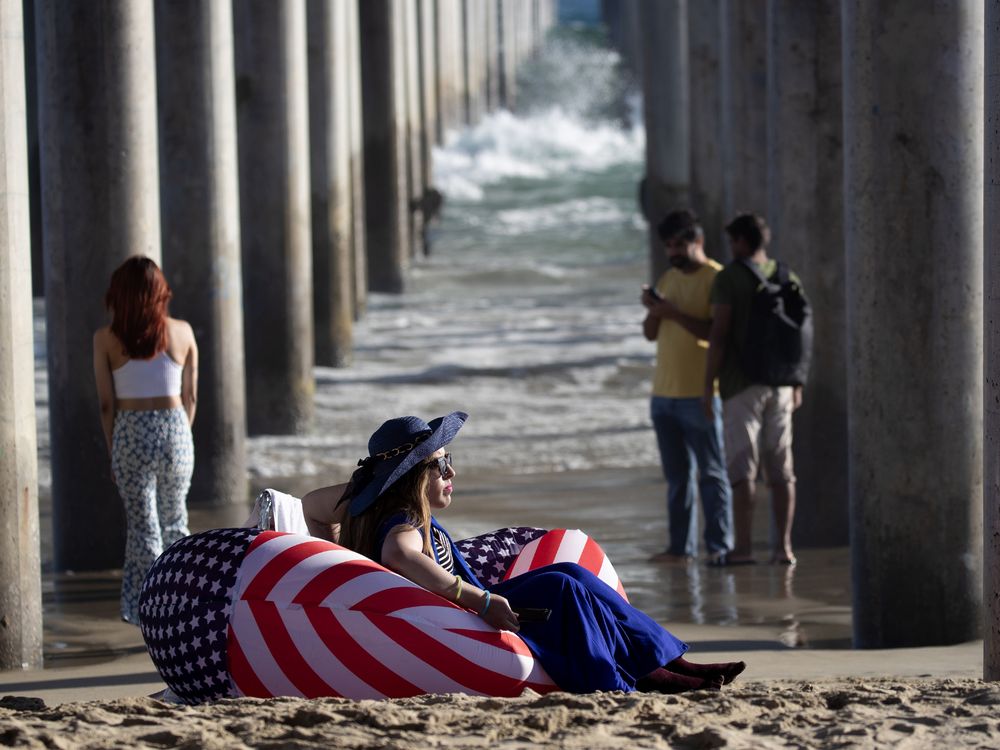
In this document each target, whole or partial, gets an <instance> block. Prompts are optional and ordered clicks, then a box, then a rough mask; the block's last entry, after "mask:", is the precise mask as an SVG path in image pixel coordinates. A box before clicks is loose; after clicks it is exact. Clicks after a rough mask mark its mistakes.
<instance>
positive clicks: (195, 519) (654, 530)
mask: <svg viewBox="0 0 1000 750" xmlns="http://www.w3.org/2000/svg"><path fill="white" fill-rule="evenodd" d="M268 484H271V485H274V486H277V487H278V488H280V489H283V490H287V491H291V492H294V493H302V492H304V491H305V490H307V489H309V488H311V487H312V486H314V484H316V480H315V479H314V478H299V479H284V480H271V481H270V482H268ZM456 487H457V491H456V499H455V503H454V505H453V507H452V508H450V509H449V510H448V511H445V512H444V513H443V514H442V519H443V520H444V521H445V523H446V525H448V526H449V527H450V528H451V529H452V530H453V531H454V532H455V534H456V536H464V535H468V534H475V533H480V532H483V531H488V530H490V529H492V528H496V527H499V526H504V525H509V524H512V523H517V524H531V525H537V526H545V527H550V526H560V525H561V526H577V527H579V528H582V529H584V530H585V531H587V532H588V533H590V534H591V535H593V536H594V537H595V538H597V539H599V540H600V541H601V543H602V545H603V546H604V547H605V549H606V550H607V551H608V553H609V555H610V556H611V558H612V559H613V560H614V561H615V563H616V567H617V569H618V572H619V574H620V575H621V577H622V579H623V580H624V582H625V584H626V587H627V589H628V591H629V594H630V597H631V599H632V601H633V602H634V603H635V604H636V605H637V606H639V607H641V608H642V609H644V610H646V611H647V612H649V613H650V614H652V615H653V616H654V617H655V618H656V619H657V620H658V621H659V622H661V623H663V624H664V625H665V626H667V627H668V628H670V629H671V630H672V631H673V632H675V633H676V634H677V635H678V636H679V637H681V638H683V639H685V640H686V641H688V642H689V643H690V644H691V658H692V659H693V660H702V661H724V660H731V659H743V660H745V661H747V663H748V668H747V671H746V672H745V673H744V675H743V676H742V678H741V679H740V680H739V681H738V682H737V683H736V684H735V685H733V686H727V687H726V688H725V689H724V690H723V692H722V693H721V694H720V693H714V694H713V693H692V694H685V695H681V696H660V695H635V694H633V695H624V694H620V693H603V694H594V695H588V696H575V695H568V694H562V693H559V694H553V695H550V696H537V695H533V694H528V695H525V696H522V697H521V698H517V699H493V698H473V697H468V696H425V697H421V698H413V699H406V700H396V701H383V702H371V701H362V702H353V701H341V700H335V699H324V700H314V701H305V700H294V699H278V700H271V701H259V700H256V699H245V700H237V701H222V702H220V703H218V704H215V705H212V706H204V707H199V708H187V707H180V706H173V705H168V704H163V703H161V702H159V701H156V700H153V699H150V698H148V697H145V696H149V695H151V694H153V693H156V692H158V691H159V690H161V689H162V688H163V687H164V686H163V683H162V682H161V681H160V680H159V677H158V675H157V674H156V672H155V670H154V668H153V666H152V664H151V662H150V661H149V658H148V657H147V656H146V653H145V649H144V647H143V644H142V640H141V638H140V636H139V632H138V629H137V628H134V627H132V626H128V625H125V624H123V623H120V622H119V621H118V620H117V599H118V578H117V576H116V573H115V572H114V571H109V572H104V573H88V574H78V575H66V574H62V575H59V576H53V575H51V574H47V575H46V576H45V581H44V588H45V655H46V668H45V669H44V670H38V671H33V672H13V673H4V674H0V695H3V696H8V697H6V698H4V699H3V701H2V702H0V743H2V744H5V745H18V746H23V747H161V748H162V747H209V748H212V747H219V748H222V747H225V748H239V747H261V746H266V747H344V748H368V747H400V748H402V747H407V748H410V747H414V746H425V747H429V748H437V747H442V748H444V747H486V746H489V747H496V746H501V747H651V748H666V747H783V746H788V745H792V746H819V745H846V746H849V745H858V746H866V747H889V746H893V747H895V746H898V745H900V744H902V745H903V746H911V747H924V746H929V745H931V744H934V743H944V744H945V745H947V746H949V747H952V746H972V747H975V746H983V747H986V746H989V745H990V744H992V742H993V738H994V737H995V736H996V734H997V732H998V731H1000V720H998V719H997V718H996V716H997V706H998V705H1000V687H997V686H996V685H993V686H990V685H988V684H985V683H982V682H981V681H980V680H979V677H980V676H981V666H982V642H973V643H967V644H958V645H955V646H947V647H939V648H921V649H897V650H879V651H855V650H851V649H850V591H849V573H848V557H847V550H846V549H832V550H801V551H800V553H799V560H800V562H799V565H798V566H796V567H794V568H788V567H783V566H774V565H769V564H766V560H767V549H768V543H767V531H768V524H767V515H766V514H767V505H766V503H764V504H762V506H761V508H760V514H759V516H758V519H757V524H756V528H757V530H758V532H759V533H758V536H759V540H758V545H757V546H758V557H759V558H760V560H761V561H762V562H761V564H758V565H755V566H747V567H740V568H731V569H722V570H718V569H712V568H708V567H706V566H705V565H704V564H700V563H696V564H692V565H687V566H684V565H667V564H662V563H651V562H649V561H648V559H647V558H648V557H649V556H650V555H651V554H652V553H654V552H657V551H659V549H660V548H661V547H662V544H661V543H660V540H662V539H663V535H664V533H665V530H666V528H665V519H664V518H663V517H662V511H661V509H662V504H663V500H662V492H663V486H662V482H661V480H660V478H659V476H658V474H657V472H656V471H655V470H652V469H650V470H638V471H637V470H621V471H606V470H604V471H593V472H565V473H559V474H546V475H531V476H509V475H491V474H484V473H478V472H477V473H475V475H471V472H470V473H466V474H463V475H462V476H461V478H460V481H458V480H456ZM626 501H627V502H626ZM609 509H610V511H611V512H609ZM245 515H246V512H245V510H244V509H243V508H233V509H229V510H226V511H217V510H216V511H206V510H200V509H194V510H193V512H192V527H193V528H194V529H195V530H199V529H203V528H208V527H211V526H215V525H225V524H238V523H239V521H241V520H242V519H243V518H244V517H245ZM10 696H17V697H10Z"/></svg>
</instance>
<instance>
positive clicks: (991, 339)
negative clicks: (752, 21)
mask: <svg viewBox="0 0 1000 750" xmlns="http://www.w3.org/2000/svg"><path fill="white" fill-rule="evenodd" d="M985 5H986V23H985V28H986V75H985V81H986V96H985V101H986V153H985V154H984V156H985V161H984V163H985V165H986V175H985V185H984V188H985V197H986V200H985V210H984V220H985V230H984V233H983V236H984V238H985V247H984V248H983V251H984V256H985V263H984V279H983V282H984V286H983V291H984V300H983V302H984V310H983V320H984V332H985V335H984V346H985V352H984V359H983V363H984V368H983V372H984V373H985V382H984V383H983V389H984V390H983V407H984V424H983V433H984V441H983V595H984V604H985V606H984V615H985V617H984V622H985V627H984V629H983V679H984V680H990V681H994V682H995V681H997V680H1000V0H987V2H986V4H985Z"/></svg>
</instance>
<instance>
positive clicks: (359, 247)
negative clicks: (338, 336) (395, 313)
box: [344, 3, 368, 320]
mask: <svg viewBox="0 0 1000 750" xmlns="http://www.w3.org/2000/svg"><path fill="white" fill-rule="evenodd" d="M346 5H347V10H346V16H345V19H344V20H345V22H346V24H347V47H348V52H347V57H348V72H347V75H348V91H349V93H348V102H347V103H348V127H349V128H350V170H351V190H350V198H351V267H352V269H353V278H354V288H353V290H352V291H353V300H354V319H355V320H360V319H361V317H362V316H363V315H364V314H365V309H366V308H367V306H368V250H367V248H368V243H367V238H366V230H365V136H364V118H363V113H362V110H361V44H360V42H359V35H360V33H361V32H360V22H359V20H358V4H357V3H346Z"/></svg>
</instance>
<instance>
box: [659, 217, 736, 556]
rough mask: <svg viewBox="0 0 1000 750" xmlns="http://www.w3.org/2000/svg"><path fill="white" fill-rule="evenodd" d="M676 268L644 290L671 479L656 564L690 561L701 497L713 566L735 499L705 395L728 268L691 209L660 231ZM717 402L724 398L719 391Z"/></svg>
mask: <svg viewBox="0 0 1000 750" xmlns="http://www.w3.org/2000/svg"><path fill="white" fill-rule="evenodd" d="M657 231H658V234H659V237H660V240H661V241H662V242H663V246H664V249H665V251H666V253H667V258H668V260H669V261H670V268H669V269H668V270H667V271H666V273H664V274H663V275H662V276H661V277H660V278H659V280H658V281H657V282H656V286H655V287H652V288H651V287H644V288H643V291H642V298H641V300H642V304H643V305H644V306H645V308H646V318H645V320H643V323H642V330H643V334H644V335H645V336H646V338H647V339H648V340H649V341H655V342H656V372H655V375H654V378H653V395H652V399H651V401H650V416H651V418H652V421H653V428H654V430H655V431H656V440H657V444H658V446H659V449H660V463H661V465H662V467H663V475H664V478H665V479H666V480H667V521H668V526H669V542H668V545H667V548H666V550H665V551H664V552H661V553H659V554H657V555H655V556H654V559H656V560H665V561H671V562H683V561H689V560H691V559H693V558H694V556H695V554H696V553H697V548H698V541H697V525H698V523H697V514H696V512H695V497H696V494H700V495H701V504H702V509H703V513H704V517H705V529H704V539H705V547H706V552H707V554H708V556H709V561H710V562H712V561H714V560H724V559H725V555H726V553H727V552H728V551H729V550H730V549H732V545H733V501H732V493H731V490H730V486H729V479H728V477H727V475H726V461H725V455H724V449H723V439H722V417H721V414H722V408H721V404H716V409H715V412H714V416H713V417H712V418H709V417H708V416H707V415H706V413H705V410H704V409H703V408H702V401H701V397H702V392H703V383H704V378H705V366H706V362H707V354H708V334H709V331H710V330H711V326H712V320H711V305H710V302H709V299H710V294H711V290H712V283H713V282H714V281H715V275H716V274H717V273H718V272H719V271H720V270H721V269H722V266H721V265H719V264H718V263H717V262H715V261H714V260H712V259H711V258H709V257H708V256H706V255H705V249H704V242H705V233H704V231H703V230H702V227H701V224H700V223H699V222H698V218H697V217H696V216H695V215H694V214H693V213H692V212H691V211H687V210H681V211H674V212H672V213H670V214H669V215H667V217H666V218H665V219H663V221H662V222H660V224H659V225H658V227H657ZM715 400H716V401H718V400H719V397H718V395H717V394H716V396H715Z"/></svg>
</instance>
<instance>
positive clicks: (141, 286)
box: [104, 255, 173, 359]
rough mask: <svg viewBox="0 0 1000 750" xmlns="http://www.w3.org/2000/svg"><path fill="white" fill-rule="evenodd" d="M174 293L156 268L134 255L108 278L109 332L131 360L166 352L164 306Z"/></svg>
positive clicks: (153, 263)
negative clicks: (110, 319) (111, 315)
mask: <svg viewBox="0 0 1000 750" xmlns="http://www.w3.org/2000/svg"><path fill="white" fill-rule="evenodd" d="M172 296H173V292H171V291H170V286H169V285H168V284H167V280H166V278H164V276H163V272H162V271H161V270H160V268H159V266H157V265H156V263H155V262H153V261H152V260H151V259H150V258H147V257H145V256H143V255H133V256H132V257H131V258H129V259H128V260H126V261H125V262H124V263H122V264H121V265H120V266H118V268H116V269H115V272H114V273H113V274H111V284H110V285H109V286H108V291H107V292H105V294H104V306H105V307H106V308H107V309H109V310H111V312H112V314H113V316H114V317H113V318H112V321H111V332H112V333H113V334H114V335H115V336H117V337H118V340H119V341H121V342H122V348H123V349H124V350H125V353H126V354H128V356H129V357H131V358H133V359H149V358H150V357H152V356H154V355H156V354H159V353H160V352H162V351H163V350H164V349H166V348H167V303H168V302H170V298H171V297H172Z"/></svg>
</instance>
